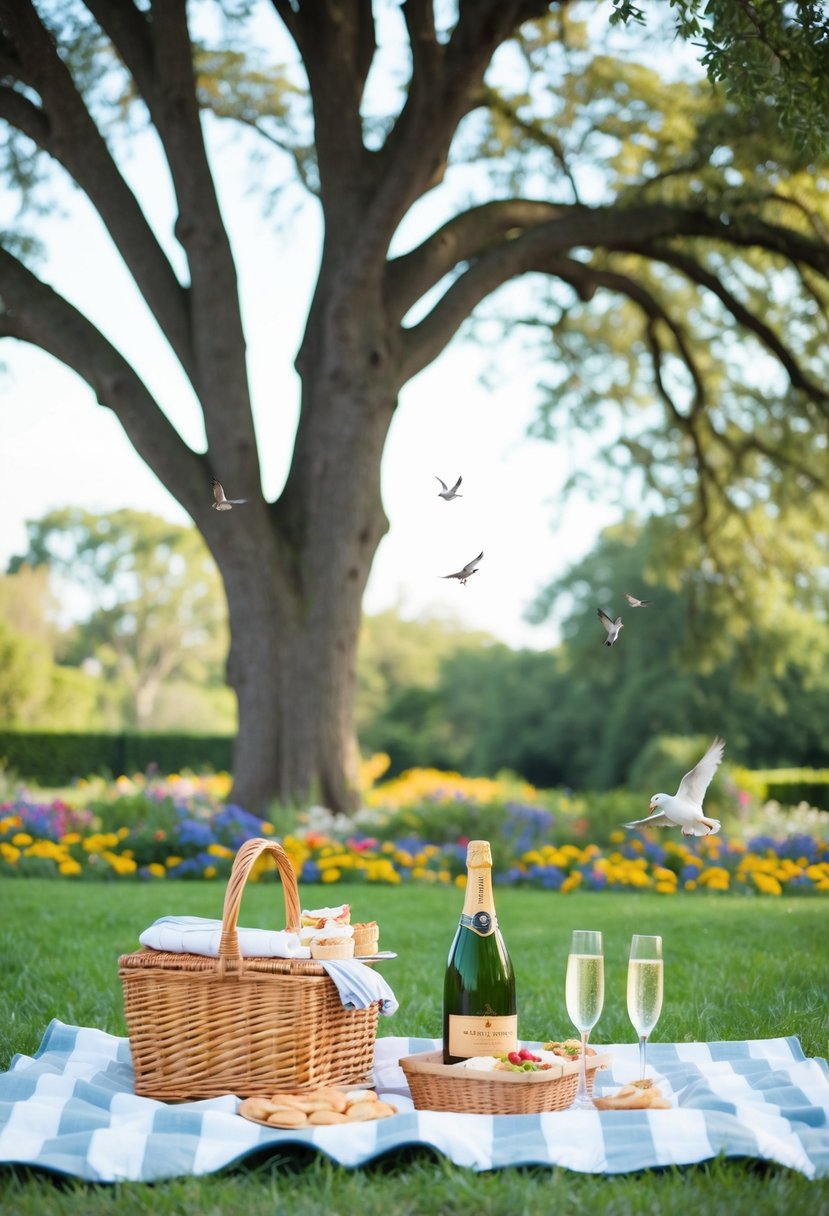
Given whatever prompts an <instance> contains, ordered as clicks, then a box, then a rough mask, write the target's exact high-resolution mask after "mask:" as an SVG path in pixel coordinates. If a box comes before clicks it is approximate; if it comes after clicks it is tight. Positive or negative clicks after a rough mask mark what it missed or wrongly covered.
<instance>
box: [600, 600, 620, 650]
mask: <svg viewBox="0 0 829 1216" xmlns="http://www.w3.org/2000/svg"><path fill="white" fill-rule="evenodd" d="M596 612H597V613H598V616H599V620H600V621H601V623H602V624H603V625H604V627H605V629H606V630H607V637H606V638H605V640H604V642H603V643H602V645H603V646H612V645H613V643H614V642H618V641H619V634H620V633H621V632H622V630H623V629H624V625H623V624H622V618H621V617H620V616H617V617H616V620H615V621H614V620H613V618H612V617H609V616H608V615H607V613H606V612H602V610H601V608H597V609H596Z"/></svg>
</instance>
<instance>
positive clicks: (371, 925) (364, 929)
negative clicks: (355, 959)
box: [351, 920, 380, 957]
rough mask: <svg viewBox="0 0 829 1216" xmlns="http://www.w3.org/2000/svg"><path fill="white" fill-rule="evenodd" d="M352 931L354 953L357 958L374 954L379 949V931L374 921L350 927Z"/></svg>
mask: <svg viewBox="0 0 829 1216" xmlns="http://www.w3.org/2000/svg"><path fill="white" fill-rule="evenodd" d="M351 927H352V929H353V930H354V953H355V954H356V955H358V956H359V957H362V956H363V955H366V954H376V953H377V951H378V949H379V948H380V929H379V927H378V925H377V921H376V920H369V921H364V922H362V923H360V924H356V925H352V926H351Z"/></svg>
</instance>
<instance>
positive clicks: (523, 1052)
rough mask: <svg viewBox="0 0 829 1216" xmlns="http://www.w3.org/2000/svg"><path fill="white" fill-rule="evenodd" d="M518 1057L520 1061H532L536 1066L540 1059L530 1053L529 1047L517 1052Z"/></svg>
mask: <svg viewBox="0 0 829 1216" xmlns="http://www.w3.org/2000/svg"><path fill="white" fill-rule="evenodd" d="M518 1055H519V1056H520V1057H521V1059H522V1060H534V1061H535V1062H536V1064H537V1063H538V1061H539V1060H540V1059H541V1056H537V1055H534V1054H533V1052H531V1051H530V1049H529V1047H522V1048H521V1050H520V1051H519V1052H518Z"/></svg>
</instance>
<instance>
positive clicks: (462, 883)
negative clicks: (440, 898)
mask: <svg viewBox="0 0 829 1216" xmlns="http://www.w3.org/2000/svg"><path fill="white" fill-rule="evenodd" d="M455 886H456V887H460V889H461V890H462V891H465V890H466V875H465V874H458V875H456V877H455Z"/></svg>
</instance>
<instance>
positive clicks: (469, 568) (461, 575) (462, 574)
mask: <svg viewBox="0 0 829 1216" xmlns="http://www.w3.org/2000/svg"><path fill="white" fill-rule="evenodd" d="M483 555H484V553H483V550H481V552H480V553H479V554H478V556H477V557H473V559H472V561H471V562H467V563H466V565H465V566H464V568H463V570H457V571H456V572H455V573H454V574H441V576H440V577H441V578H456V579H457V580H458V582H459V583H460V584H461V586H462V587H465V586H466V580H467V579H468V578H471V576H472V575H473V574H474V573H475V571H476V570H477V569H478V562H479V561H480V560H481V558H482V557H483Z"/></svg>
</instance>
